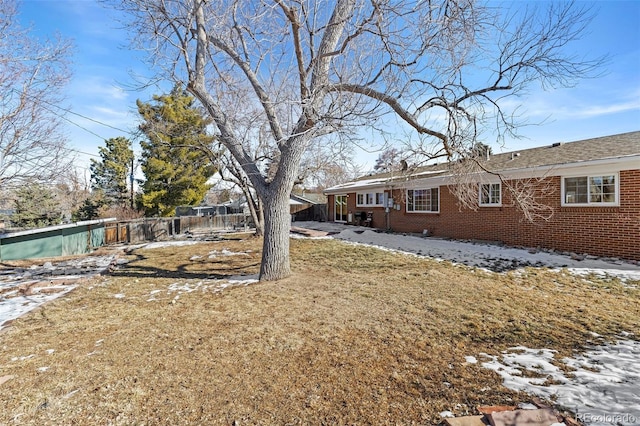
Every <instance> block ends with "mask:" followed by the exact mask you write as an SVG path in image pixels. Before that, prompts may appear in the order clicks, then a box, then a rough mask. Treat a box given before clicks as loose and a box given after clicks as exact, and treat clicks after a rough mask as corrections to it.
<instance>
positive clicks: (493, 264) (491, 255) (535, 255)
mask: <svg viewBox="0 0 640 426" xmlns="http://www.w3.org/2000/svg"><path fill="white" fill-rule="evenodd" d="M294 225H295V226H297V227H300V228H307V229H315V230H319V231H325V232H329V233H330V236H331V237H332V238H335V239H339V240H343V241H348V242H352V243H359V244H366V245H370V246H376V247H382V248H386V249H391V250H398V251H402V252H408V253H413V254H417V255H421V256H426V257H431V258H434V259H439V260H448V261H451V262H454V263H460V264H464V265H467V266H475V267H479V268H484V269H488V270H491V271H494V272H503V271H509V270H514V269H519V268H523V267H526V266H534V267H547V268H567V269H568V270H569V271H570V272H572V273H575V274H580V275H589V274H597V275H608V276H616V277H619V278H621V279H624V280H634V281H638V280H640V265H638V264H637V262H636V263H632V262H625V261H622V260H620V259H602V258H597V257H594V256H582V255H581V256H578V255H573V256H571V255H567V254H562V253H554V252H549V251H544V250H535V249H522V248H513V247H506V246H501V245H497V244H489V243H483V242H465V241H456V240H447V239H442V238H434V237H419V236H415V235H404V234H391V233H385V232H378V231H375V230H373V229H371V228H364V227H359V226H350V225H342V224H339V223H334V222H294Z"/></svg>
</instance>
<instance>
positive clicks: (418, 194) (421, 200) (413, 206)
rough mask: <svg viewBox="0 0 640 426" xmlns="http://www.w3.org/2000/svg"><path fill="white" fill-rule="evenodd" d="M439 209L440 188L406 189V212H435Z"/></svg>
mask: <svg viewBox="0 0 640 426" xmlns="http://www.w3.org/2000/svg"><path fill="white" fill-rule="evenodd" d="M439 211H440V188H428V189H408V190H407V212H412V213H437V212H439Z"/></svg>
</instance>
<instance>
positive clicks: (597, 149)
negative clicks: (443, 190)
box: [325, 131, 640, 193]
mask: <svg viewBox="0 0 640 426" xmlns="http://www.w3.org/2000/svg"><path fill="white" fill-rule="evenodd" d="M631 156H639V157H640V131H636V132H629V133H622V134H619V135H612V136H603V137H599V138H592V139H586V140H581V141H575V142H566V143H562V142H558V143H554V144H552V145H547V146H542V147H538V148H530V149H523V150H520V151H513V152H505V153H501V154H493V155H490V156H489V159H488V160H483V161H482V164H483V165H484V166H485V167H486V168H487V169H488V170H493V171H496V172H504V171H510V170H511V171H513V170H526V169H535V168H543V167H554V166H561V165H567V164H579V163H586V162H590V161H596V160H607V159H617V158H624V157H631ZM639 164H640V160H639ZM639 167H640V165H639ZM448 170H449V163H442V164H432V165H429V166H424V167H418V168H417V169H415V170H412V171H409V172H406V173H401V174H398V172H389V173H378V174H372V175H366V176H361V177H359V178H357V179H355V180H353V181H351V182H346V183H344V184H341V185H336V186H334V187H332V188H328V189H327V190H326V191H325V193H332V192H336V191H345V190H349V189H353V188H360V187H366V186H379V185H383V184H385V183H388V182H390V181H394V180H404V181H406V180H412V179H420V178H426V177H428V176H432V177H433V176H438V175H443V174H446V173H447V171H448Z"/></svg>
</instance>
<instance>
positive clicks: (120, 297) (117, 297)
mask: <svg viewBox="0 0 640 426" xmlns="http://www.w3.org/2000/svg"><path fill="white" fill-rule="evenodd" d="M113 297H115V298H116V299H124V298H125V295H124V294H123V293H118V294H114V295H113Z"/></svg>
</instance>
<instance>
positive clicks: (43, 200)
mask: <svg viewBox="0 0 640 426" xmlns="http://www.w3.org/2000/svg"><path fill="white" fill-rule="evenodd" d="M14 204H15V210H16V212H15V214H14V215H13V216H12V217H11V221H12V222H13V223H15V224H16V225H17V226H19V227H21V228H39V227H43V226H51V225H59V224H60V223H61V222H62V208H61V207H60V203H59V202H58V200H57V199H56V195H55V193H54V191H53V190H52V189H51V188H50V187H48V186H46V185H43V184H40V183H37V182H30V183H27V184H25V185H24V186H22V187H20V188H19V189H18V190H16V192H15V203H14Z"/></svg>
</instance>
